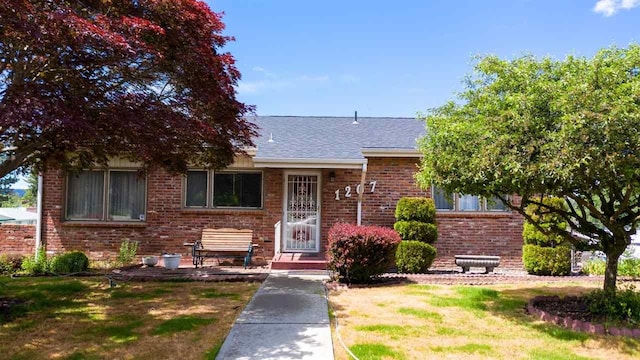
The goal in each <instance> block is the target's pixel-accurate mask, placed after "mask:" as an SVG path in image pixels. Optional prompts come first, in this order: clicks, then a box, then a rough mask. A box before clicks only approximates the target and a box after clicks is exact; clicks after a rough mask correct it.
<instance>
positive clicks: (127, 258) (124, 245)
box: [117, 239, 138, 266]
mask: <svg viewBox="0 0 640 360" xmlns="http://www.w3.org/2000/svg"><path fill="white" fill-rule="evenodd" d="M137 252H138V242H137V241H129V240H128V239H125V240H123V241H122V242H121V243H120V251H119V252H118V258H117V262H118V264H119V265H120V266H124V265H130V264H132V263H133V260H134V259H135V257H136V253H137Z"/></svg>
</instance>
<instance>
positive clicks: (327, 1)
mask: <svg viewBox="0 0 640 360" xmlns="http://www.w3.org/2000/svg"><path fill="white" fill-rule="evenodd" d="M207 3H209V5H210V6H211V8H212V9H213V10H214V11H216V12H224V13H225V16H224V18H223V21H224V22H225V24H226V25H227V29H226V31H225V33H226V34H227V35H231V36H234V37H235V38H236V41H235V42H233V43H230V44H229V45H228V46H227V47H226V49H225V50H227V51H229V52H231V53H232V54H233V55H234V56H235V58H236V60H237V66H238V69H239V70H240V72H241V73H242V80H241V81H240V82H239V85H238V98H239V99H240V100H241V101H243V102H245V103H248V104H253V105H256V107H257V113H258V114H259V115H330V116H352V115H353V111H354V110H357V111H358V115H359V116H415V115H416V113H417V112H419V111H425V110H427V109H429V108H432V107H436V106H439V105H442V104H443V103H444V102H446V101H447V100H449V99H452V98H454V96H455V93H456V92H458V91H460V90H461V89H462V80H463V78H464V76H465V75H466V74H468V73H469V72H470V71H471V66H472V63H473V62H472V56H474V55H478V54H480V55H483V54H484V55H486V54H496V55H498V56H500V57H504V58H513V57H516V56H519V55H523V54H526V53H532V54H534V55H536V56H551V57H555V58H563V57H565V56H566V55H567V54H574V55H582V56H592V55H593V54H594V53H595V52H596V51H597V50H598V49H600V48H602V47H607V46H610V45H617V46H620V47H626V46H627V45H628V44H630V43H632V42H633V43H638V42H640V28H639V27H638V25H639V24H640V0H601V1H598V0H573V1H571V0H561V1H558V0H556V1H546V0H531V1H527V0H512V1H508V0H502V1H497V0H495V1H490V0H486V1H480V0H475V1H473V0H468V1H463V0H458V1H428V0H423V1H418V0H411V1H410V0H398V1H393V2H390V1H377V0H369V1H363V0H352V1H347V0H343V1H335V0H323V1H304V0H296V1H292V0H221V1H213V0H208V1H207Z"/></svg>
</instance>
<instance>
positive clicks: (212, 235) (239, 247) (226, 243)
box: [192, 229, 253, 269]
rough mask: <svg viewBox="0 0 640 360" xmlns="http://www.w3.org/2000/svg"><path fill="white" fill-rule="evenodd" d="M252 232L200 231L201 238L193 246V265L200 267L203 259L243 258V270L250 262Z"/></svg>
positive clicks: (231, 230) (233, 230) (230, 230)
mask: <svg viewBox="0 0 640 360" xmlns="http://www.w3.org/2000/svg"><path fill="white" fill-rule="evenodd" d="M252 238H253V231H252V230H248V229H243V230H239V229H202V237H201V239H200V240H196V242H195V243H194V244H193V251H192V255H193V265H194V266H195V267H196V268H198V265H200V266H202V265H203V263H204V258H206V257H215V258H216V259H217V260H218V263H220V257H235V258H244V263H243V265H244V268H245V269H246V268H247V266H248V265H249V263H250V262H251V255H252V254H253V245H252V244H251V240H252Z"/></svg>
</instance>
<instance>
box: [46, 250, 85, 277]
mask: <svg viewBox="0 0 640 360" xmlns="http://www.w3.org/2000/svg"><path fill="white" fill-rule="evenodd" d="M88 267H89V259H88V258H87V255H85V254H84V253H83V252H81V251H71V252H67V253H64V254H61V255H57V256H54V257H53V259H51V263H50V265H49V271H51V272H52V273H55V274H71V273H78V272H82V271H86V270H87V268H88Z"/></svg>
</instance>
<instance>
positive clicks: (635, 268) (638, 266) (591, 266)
mask: <svg viewBox="0 0 640 360" xmlns="http://www.w3.org/2000/svg"><path fill="white" fill-rule="evenodd" d="M606 267H607V263H606V261H605V260H602V259H592V260H589V261H587V262H585V263H584V265H583V266H582V272H584V273H585V274H587V275H604V272H605V270H606ZM618 275H619V276H629V277H633V278H638V277H640V259H636V258H626V259H620V261H618Z"/></svg>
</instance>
